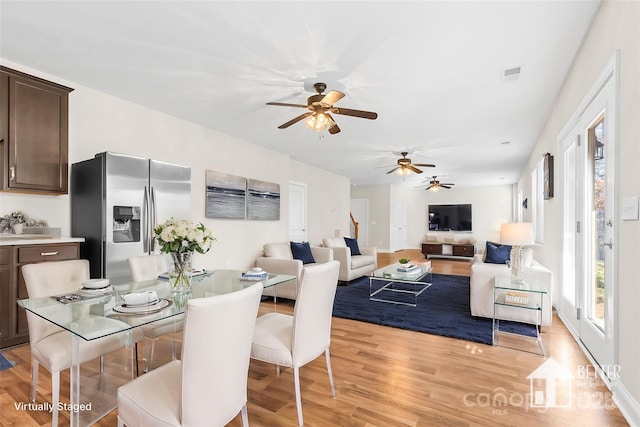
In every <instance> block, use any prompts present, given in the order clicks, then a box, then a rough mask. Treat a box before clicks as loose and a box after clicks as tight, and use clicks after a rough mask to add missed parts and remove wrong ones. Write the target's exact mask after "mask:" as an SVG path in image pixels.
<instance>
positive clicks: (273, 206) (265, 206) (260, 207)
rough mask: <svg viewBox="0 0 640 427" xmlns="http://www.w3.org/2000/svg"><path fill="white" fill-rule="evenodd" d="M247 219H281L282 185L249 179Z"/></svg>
mask: <svg viewBox="0 0 640 427" xmlns="http://www.w3.org/2000/svg"><path fill="white" fill-rule="evenodd" d="M247 219H259V220H279V219H280V184H275V183H273V182H265V181H259V180H257V179H251V178H249V179H247Z"/></svg>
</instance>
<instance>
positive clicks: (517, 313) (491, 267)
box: [469, 254, 553, 326]
mask: <svg viewBox="0 0 640 427" xmlns="http://www.w3.org/2000/svg"><path fill="white" fill-rule="evenodd" d="M483 256H484V255H483V254H476V255H475V257H474V262H473V265H472V266H471V284H470V289H469V299H470V301H469V302H470V305H471V315H472V316H476V317H487V318H490V319H491V318H493V278H494V277H496V276H510V275H511V270H509V267H508V266H507V265H506V264H491V263H485V262H484V261H483ZM524 277H525V279H526V278H535V279H538V280H540V281H541V282H542V283H544V284H545V286H546V287H547V294H545V295H544V296H543V301H542V325H544V326H549V325H551V320H552V318H553V316H552V312H553V311H552V306H551V297H552V292H553V274H552V273H551V271H549V270H548V269H547V268H545V267H544V266H542V265H541V264H540V263H538V262H537V261H535V260H533V259H532V258H530V259H529V260H528V261H527V259H526V257H525V268H524ZM535 316H536V312H535V311H533V310H526V309H522V308H517V307H506V306H500V308H499V318H500V319H503V320H514V321H519V322H527V323H535V321H536V317H535Z"/></svg>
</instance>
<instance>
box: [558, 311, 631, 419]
mask: <svg viewBox="0 0 640 427" xmlns="http://www.w3.org/2000/svg"><path fill="white" fill-rule="evenodd" d="M558 318H560V320H561V321H562V323H563V324H564V326H565V328H567V330H568V331H569V333H570V334H571V335H572V336H573V339H574V340H575V341H576V342H577V343H578V346H579V347H580V350H582V352H583V353H584V355H585V356H586V357H587V359H589V362H591V364H592V365H593V366H597V363H596V361H595V360H594V359H593V357H592V356H591V353H589V351H588V350H587V348H586V347H585V346H584V344H582V341H580V339H579V337H578V331H576V330H574V329H573V328H571V327H570V326H569V325H570V323H569V322H567V321H566V319H564V316H562V315H561V314H560V313H558ZM598 374H600V379H601V380H602V382H603V383H604V384H605V385H606V386H607V388H608V389H609V390H610V391H611V396H612V398H613V402H614V403H615V404H616V406H617V407H618V409H620V412H621V413H622V415H623V416H624V418H625V419H626V420H627V422H628V423H629V425H630V426H631V427H640V403H639V402H638V401H637V400H636V399H635V398H634V397H633V396H632V395H631V393H629V390H627V388H626V387H625V386H624V384H622V383H621V382H620V380H614V381H610V380H609V378H607V377H606V376H605V375H604V374H602V371H600V370H598Z"/></svg>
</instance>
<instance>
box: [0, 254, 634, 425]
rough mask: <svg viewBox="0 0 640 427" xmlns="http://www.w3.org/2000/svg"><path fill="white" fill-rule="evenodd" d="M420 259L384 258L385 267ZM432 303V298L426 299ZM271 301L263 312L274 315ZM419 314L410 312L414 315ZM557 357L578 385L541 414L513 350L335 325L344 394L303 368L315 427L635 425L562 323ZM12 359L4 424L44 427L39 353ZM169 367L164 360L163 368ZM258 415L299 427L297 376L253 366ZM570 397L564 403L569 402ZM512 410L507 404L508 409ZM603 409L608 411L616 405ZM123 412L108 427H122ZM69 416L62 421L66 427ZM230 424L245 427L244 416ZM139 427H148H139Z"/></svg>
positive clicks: (306, 408) (317, 370)
mask: <svg viewBox="0 0 640 427" xmlns="http://www.w3.org/2000/svg"><path fill="white" fill-rule="evenodd" d="M402 257H406V258H410V259H411V260H415V261H417V260H420V259H421V258H422V256H421V254H420V253H419V251H401V252H397V253H394V254H381V255H380V259H379V261H380V265H384V264H386V263H389V262H392V261H395V260H396V259H399V258H402ZM432 266H433V268H434V271H435V272H438V273H445V274H456V275H468V272H469V267H470V263H469V262H464V261H446V260H432ZM423 296H425V295H423ZM292 308H293V305H292V304H287V303H283V302H278V305H277V310H278V311H285V312H287V311H288V312H291V311H292ZM273 309H274V307H273V304H272V303H270V302H263V303H262V304H261V307H260V311H261V313H264V312H268V311H272V310H273ZM407 309H410V308H407ZM544 335H545V340H546V341H547V343H548V344H549V346H550V353H551V357H553V359H555V360H556V361H557V362H558V363H560V364H561V365H563V366H564V367H565V368H567V369H569V370H570V371H571V372H572V373H573V375H574V377H575V379H574V381H573V383H572V384H571V387H565V388H564V390H568V391H570V392H572V393H571V394H569V393H566V392H563V389H561V390H559V392H558V396H559V401H560V400H562V402H563V403H567V399H568V398H569V396H571V398H572V402H571V405H570V406H569V407H555V408H548V409H536V408H532V407H530V406H529V405H528V402H529V395H528V393H529V390H530V382H529V380H528V379H527V376H528V375H529V374H530V373H531V372H533V371H534V370H535V369H536V368H537V367H538V366H539V365H540V364H541V363H543V362H544V361H545V359H544V358H542V357H540V356H536V355H533V354H530V353H525V352H521V351H516V350H512V349H508V348H503V347H497V346H496V347H494V346H488V345H484V344H477V343H473V342H468V341H462V340H456V339H452V338H445V337H439V336H435V335H429V334H423V333H418V332H411V331H405V330H401V329H395V328H389V327H385V326H377V325H373V324H369V323H362V322H357V321H353V320H346V319H338V318H334V319H333V327H332V340H331V360H332V367H333V375H334V380H335V383H336V392H337V395H336V397H335V398H332V397H331V394H330V390H329V382H328V379H327V374H326V369H325V365H324V357H320V358H318V359H317V360H315V361H313V362H311V363H310V364H308V365H306V366H305V367H303V368H301V370H300V376H301V388H302V405H303V412H304V419H305V425H307V426H322V427H326V426H361V427H372V426H416V427H420V426H518V425H519V426H530V425H540V426H567V425H580V426H594V427H595V426H598V427H601V426H626V425H628V424H627V423H626V421H625V420H624V418H623V417H622V415H621V414H620V411H619V410H618V409H616V408H615V406H614V405H613V404H611V396H610V393H609V392H608V390H607V389H606V387H605V386H604V385H603V384H602V383H601V382H600V380H599V379H597V378H594V377H593V376H591V378H579V372H580V369H581V368H580V367H581V366H586V365H588V361H587V359H586V358H585V357H584V355H583V354H582V352H581V351H580V349H579V348H578V345H577V344H576V343H575V341H574V340H573V338H572V337H571V335H570V334H569V332H568V331H567V329H566V328H565V327H564V326H563V325H562V322H561V321H560V320H559V319H558V318H557V317H555V318H554V324H553V326H552V327H551V330H550V331H548V330H547V331H546V332H545V334H544ZM158 350H159V353H158V354H159V356H158V357H159V358H160V359H164V360H165V361H166V360H169V359H170V340H168V339H166V340H160V343H159V345H158ZM3 353H4V354H5V356H6V357H7V358H9V359H10V360H14V361H16V366H15V367H14V368H12V369H8V370H5V371H2V372H0V425H1V426H9V425H11V426H23V425H24V426H32V425H33V426H44V425H48V423H50V415H49V414H48V413H38V412H35V411H34V412H26V411H22V412H21V411H18V410H16V409H15V408H14V402H27V401H28V395H29V382H30V380H29V378H30V371H29V370H30V368H29V363H30V362H29V357H30V356H29V347H28V346H21V347H17V348H14V349H10V350H4V351H3ZM159 362H160V363H161V360H160V361H159ZM40 378H41V380H40V384H39V394H38V399H37V401H38V402H43V401H50V399H51V396H50V376H49V375H48V373H46V371H44V370H41V373H40ZM248 388H249V389H248V399H249V402H248V410H249V421H250V424H251V426H254V427H255V426H265V427H273V426H295V425H297V417H296V406H295V400H294V391H293V374H292V371H291V370H290V369H283V370H282V373H281V374H280V376H276V374H275V369H274V367H273V366H272V365H268V364H266V363H262V362H256V361H252V362H251V365H250V369H249V383H248ZM65 396H67V398H68V396H69V383H68V375H67V374H63V377H62V393H61V398H62V400H63V401H68V400H66V399H67V398H65ZM560 398H562V399H560ZM503 402H504V403H505V404H503V405H501V403H503ZM600 402H605V403H608V404H607V405H606V407H603V405H601V404H600ZM116 414H117V411H113V412H112V413H111V414H109V415H108V416H107V417H105V418H103V419H102V420H101V421H100V422H99V423H98V424H97V425H98V426H105V427H106V426H115V425H116V420H117V415H116ZM65 422H68V418H65V417H64V414H61V425H62V424H63V423H65ZM229 425H231V426H240V425H241V422H240V419H239V417H236V418H235V419H234V420H233V421H232V422H231V423H230V424H229ZM132 427H138V426H132Z"/></svg>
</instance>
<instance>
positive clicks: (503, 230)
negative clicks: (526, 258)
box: [500, 222, 534, 282]
mask: <svg viewBox="0 0 640 427" xmlns="http://www.w3.org/2000/svg"><path fill="white" fill-rule="evenodd" d="M500 243H501V244H503V245H510V246H511V254H510V255H511V257H510V262H509V265H510V267H511V279H512V280H513V281H516V282H522V280H523V274H524V263H523V260H522V248H523V246H529V245H533V243H534V242H533V225H532V224H531V223H530V222H511V223H507V224H502V225H501V226H500Z"/></svg>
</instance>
